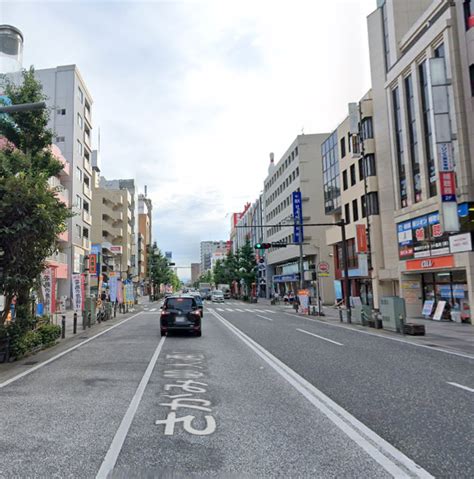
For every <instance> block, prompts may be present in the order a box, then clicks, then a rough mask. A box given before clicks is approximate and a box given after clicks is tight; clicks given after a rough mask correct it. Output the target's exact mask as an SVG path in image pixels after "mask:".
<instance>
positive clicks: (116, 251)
mask: <svg viewBox="0 0 474 479" xmlns="http://www.w3.org/2000/svg"><path fill="white" fill-rule="evenodd" d="M110 252H111V253H114V254H122V246H115V245H111V246H110Z"/></svg>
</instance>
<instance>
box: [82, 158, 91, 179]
mask: <svg viewBox="0 0 474 479" xmlns="http://www.w3.org/2000/svg"><path fill="white" fill-rule="evenodd" d="M84 169H85V170H86V171H87V173H89V175H92V164H91V162H90V160H89V159H87V158H86V157H85V156H84Z"/></svg>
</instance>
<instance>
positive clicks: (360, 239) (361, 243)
mask: <svg viewBox="0 0 474 479" xmlns="http://www.w3.org/2000/svg"><path fill="white" fill-rule="evenodd" d="M356 236H357V252H358V253H367V231H366V229H365V225H356Z"/></svg>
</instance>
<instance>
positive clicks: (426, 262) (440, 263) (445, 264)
mask: <svg viewBox="0 0 474 479" xmlns="http://www.w3.org/2000/svg"><path fill="white" fill-rule="evenodd" d="M406 265H407V270H423V269H435V268H452V267H453V266H454V256H438V257H435V258H426V259H413V260H408V261H407V262H406Z"/></svg>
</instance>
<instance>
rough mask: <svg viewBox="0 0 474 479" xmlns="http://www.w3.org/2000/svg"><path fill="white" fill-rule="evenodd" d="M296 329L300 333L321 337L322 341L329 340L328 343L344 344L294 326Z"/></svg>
mask: <svg viewBox="0 0 474 479" xmlns="http://www.w3.org/2000/svg"><path fill="white" fill-rule="evenodd" d="M296 331H299V332H300V333H305V334H309V335H310V336H314V337H315V338H319V339H323V340H324V341H329V342H330V343H333V344H336V345H337V346H344V345H343V344H342V343H338V342H337V341H333V340H332V339H328V338H323V337H322V336H318V335H317V334H314V333H310V332H309V331H305V330H304V329H298V328H296Z"/></svg>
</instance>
